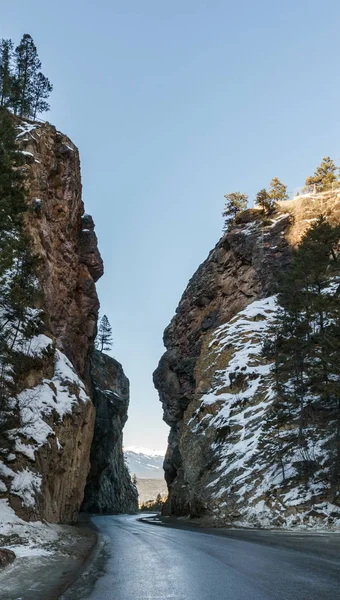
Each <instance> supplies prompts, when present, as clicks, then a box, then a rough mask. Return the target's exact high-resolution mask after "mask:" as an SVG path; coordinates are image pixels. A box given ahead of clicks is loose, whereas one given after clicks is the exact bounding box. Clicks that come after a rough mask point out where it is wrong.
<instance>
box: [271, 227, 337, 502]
mask: <svg viewBox="0 0 340 600" xmlns="http://www.w3.org/2000/svg"><path fill="white" fill-rule="evenodd" d="M339 243H340V225H331V224H329V223H328V222H327V221H326V219H325V218H324V217H322V216H321V217H320V218H319V219H318V220H317V222H316V223H315V224H314V225H313V226H312V227H311V228H310V229H309V230H308V231H307V233H306V234H305V235H304V237H303V239H302V241H301V243H300V246H299V247H298V248H297V250H296V251H294V253H293V260H292V263H291V266H290V268H289V269H288V270H287V272H286V274H285V275H284V276H283V278H282V280H281V282H280V284H279V294H278V301H279V305H280V307H281V310H280V311H279V314H278V318H277V326H276V330H275V332H274V335H273V334H271V339H270V340H269V342H268V343H267V345H266V348H265V349H264V352H265V355H266V356H267V357H268V358H271V359H274V373H275V381H276V386H275V391H276V399H275V401H274V403H273V411H274V413H275V418H273V423H274V424H275V423H276V426H277V424H279V429H277V431H276V434H275V435H276V439H275V436H274V439H273V443H275V447H276V454H277V457H278V460H279V461H280V462H281V464H282V463H283V461H284V456H285V455H286V457H287V456H288V453H289V452H290V451H291V449H292V448H295V449H296V448H298V449H299V452H300V457H301V465H300V468H301V473H302V474H303V475H304V476H305V477H307V478H310V477H312V476H313V473H314V470H315V469H316V468H317V464H315V460H314V457H313V452H312V449H313V447H314V446H315V438H316V436H317V434H318V429H319V428H323V431H324V438H325V440H327V445H328V451H329V457H330V458H329V465H328V466H329V471H328V472H329V475H328V476H327V477H328V481H327V482H326V483H327V484H328V485H329V484H330V486H331V488H332V490H333V491H332V494H333V499H335V498H336V497H337V496H338V495H339V492H340V338H339V333H340V308H339V300H338V295H337V290H338V284H339V281H340V265H339V260H338V251H339ZM283 469H284V466H283ZM325 473H326V471H325Z"/></svg>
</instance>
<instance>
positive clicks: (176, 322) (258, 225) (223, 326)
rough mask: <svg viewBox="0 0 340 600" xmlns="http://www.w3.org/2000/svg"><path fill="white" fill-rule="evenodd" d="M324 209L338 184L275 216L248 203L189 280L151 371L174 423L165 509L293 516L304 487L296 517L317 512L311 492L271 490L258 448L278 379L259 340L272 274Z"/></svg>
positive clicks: (270, 302)
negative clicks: (266, 217) (311, 509)
mask: <svg viewBox="0 0 340 600" xmlns="http://www.w3.org/2000/svg"><path fill="white" fill-rule="evenodd" d="M320 214H324V215H326V216H327V217H328V218H329V220H332V219H339V217H340V201H339V197H338V196H337V195H336V194H334V193H325V194H323V195H321V196H320V197H318V198H317V199H315V198H312V199H311V198H308V197H302V198H300V199H296V200H294V201H291V202H285V203H282V204H281V205H280V206H279V209H278V214H276V215H275V217H273V219H272V222H271V223H270V224H263V222H262V219H261V215H260V212H259V210H249V211H245V212H244V213H242V214H241V215H240V216H239V218H238V219H237V222H236V224H235V226H234V227H233V229H232V230H231V231H229V232H228V233H226V234H225V235H224V236H223V237H222V238H221V240H220V241H219V242H218V244H217V245H216V247H215V248H214V250H212V252H211V253H210V254H209V256H208V258H207V260H206V261H205V262H204V263H203V264H202V265H201V266H200V267H199V269H198V270H197V272H196V273H195V275H194V276H193V277H192V279H191V280H190V282H189V284H188V287H187V289H186V291H185V292H184V294H183V296H182V299H181V301H180V303H179V306H178V308H177V310H176V315H175V316H174V318H173V320H172V321H171V323H170V325H169V326H168V327H167V329H166V330H165V333H164V344H165V347H166V352H165V354H164V355H163V357H162V358H161V360H160V363H159V366H158V368H157V369H156V371H155V373H154V383H155V386H156V388H157V389H158V392H159V397H160V400H161V402H162V404H163V411H164V420H165V422H166V423H167V424H168V425H169V426H170V434H169V440H168V449H167V453H166V457H165V461H164V470H165V479H166V481H167V484H168V489H169V500H168V503H167V506H166V510H167V512H168V513H170V514H175V515H186V514H190V515H191V516H192V517H200V516H202V515H205V516H206V518H208V517H209V518H211V519H212V520H213V522H214V523H221V524H225V523H231V522H236V523H237V524H239V525H244V524H247V525H257V526H259V525H261V524H262V525H265V526H266V525H272V526H282V525H284V524H286V525H287V524H288V525H295V524H296V523H297V522H298V520H299V518H300V517H297V516H296V515H297V513H298V512H299V509H298V508H297V506H294V503H295V504H296V493H298V495H300V497H301V510H302V512H303V511H305V512H303V514H302V513H301V519H302V521H301V519H300V521H301V522H303V523H304V522H305V521H304V519H307V520H308V519H309V518H314V517H313V515H312V516H310V515H309V513H308V510H307V508H308V507H307V504H308V502H309V503H310V500H308V494H307V493H306V492H305V493H304V494H303V493H302V492H301V490H299V491H297V487H296V486H295V487H294V485H295V484H293V485H292V488H289V489H288V488H287V489H286V490H285V492H286V496H284V494H282V498H281V497H279V494H278V496H277V497H276V498H275V495H273V494H271V491H270V490H271V487H270V486H271V485H272V483H273V481H275V478H276V477H278V478H279V479H280V477H281V474H280V473H277V472H276V471H275V465H274V464H272V463H271V462H270V457H263V454H262V456H260V454H258V451H259V447H258V439H259V434H260V433H261V431H262V426H263V424H264V422H265V419H266V415H267V413H268V411H269V410H270V401H271V391H272V390H273V386H274V381H273V380H272V375H271V372H270V369H269V366H268V365H267V364H265V363H264V362H263V358H261V348H262V343H263V339H264V338H263V336H264V335H265V334H266V332H268V330H269V328H270V326H271V323H272V322H273V318H274V319H275V310H276V309H275V306H274V305H275V298H274V296H272V294H274V293H275V287H276V286H275V281H276V277H277V274H278V273H279V272H282V271H283V270H284V269H285V268H286V267H287V265H288V264H289V262H290V259H291V248H292V246H294V245H295V244H296V243H298V242H299V240H300V239H301V237H302V235H303V233H304V232H305V231H306V229H307V228H308V227H309V226H310V224H311V222H313V220H314V219H315V218H316V217H318V216H319V215H320ZM273 315H274V316H273ZM300 492H301V494H300ZM289 497H290V498H293V501H292V503H291V505H290V504H289V501H288V500H287V498H289ZM285 501H287V502H286V504H285ZM302 505H303V506H302ZM283 506H286V508H285V509H284V510H283V509H282V507H283ZM250 507H252V508H251V509H250ZM306 507H307V508H306ZM327 511H328V508H327V509H325V515H326V517H325V519H326V521H327V518H328V517H327ZM260 513H261V515H262V516H261V519H259V515H260ZM326 521H325V522H326Z"/></svg>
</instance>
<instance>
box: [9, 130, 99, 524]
mask: <svg viewBox="0 0 340 600" xmlns="http://www.w3.org/2000/svg"><path fill="white" fill-rule="evenodd" d="M18 131H19V134H18V144H19V148H20V151H22V153H23V156H24V158H25V163H26V166H25V169H26V172H27V175H28V179H27V187H28V192H29V210H28V213H27V218H26V226H27V231H28V233H29V235H30V238H31V240H32V246H33V252H34V254H35V255H37V256H38V257H39V258H40V262H39V267H38V273H37V277H38V283H37V285H39V287H40V289H41V291H42V294H41V306H39V307H37V309H36V311H35V312H36V313H37V314H38V313H41V327H40V331H39V333H38V334H37V335H34V336H32V338H31V339H30V340H26V341H22V344H21V346H20V348H19V347H18V350H17V351H18V354H19V355H20V356H22V360H21V363H22V364H25V365H27V366H26V368H25V369H23V371H22V372H21V375H20V378H18V394H17V395H16V397H15V398H13V400H12V409H13V415H14V417H15V419H14V426H13V428H12V429H11V431H9V432H7V434H6V435H7V438H6V439H7V442H6V443H5V447H2V449H1V454H0V498H7V499H8V501H9V503H10V505H11V506H12V507H13V508H14V509H15V511H16V512H17V514H18V515H19V516H21V517H22V518H24V519H46V520H47V521H52V522H61V523H62V522H72V521H74V520H75V518H76V516H77V514H78V511H79V508H80V505H81V502H82V499H83V494H84V488H85V483H86V478H87V474H88V471H89V467H90V463H89V459H90V448H91V442H92V437H93V430H94V419H95V410H94V406H93V403H92V401H91V395H92V390H91V388H92V384H91V379H90V371H89V365H90V355H91V353H92V349H93V340H94V336H95V333H96V322H97V316H98V308H99V302H98V298H97V293H96V289H95V281H96V280H97V279H98V278H99V277H100V276H101V274H102V272H103V265H102V260H101V257H100V254H99V251H98V248H97V239H96V235H95V233H94V225H93V221H92V219H91V217H89V216H88V215H84V206H83V202H82V197H81V191H82V190H81V178H80V163H79V155H78V150H77V148H76V147H75V146H74V144H73V143H72V142H71V141H70V140H69V139H68V138H67V137H66V136H65V135H63V134H62V133H60V132H58V131H57V130H56V129H55V128H54V127H53V126H52V125H50V124H48V123H45V124H37V123H21V124H20V126H19V128H18ZM6 444H7V448H6Z"/></svg>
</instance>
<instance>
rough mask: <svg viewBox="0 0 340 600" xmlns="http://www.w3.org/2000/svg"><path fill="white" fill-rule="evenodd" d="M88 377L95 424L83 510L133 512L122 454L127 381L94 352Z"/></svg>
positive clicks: (105, 357)
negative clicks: (91, 383)
mask: <svg viewBox="0 0 340 600" xmlns="http://www.w3.org/2000/svg"><path fill="white" fill-rule="evenodd" d="M91 374H92V381H93V402H94V405H95V408H96V421H95V431H94V438H93V444H92V449H91V470H90V474H89V477H88V482H87V486H86V489H85V497H84V503H83V507H82V509H83V510H84V511H85V512H95V513H107V514H117V513H132V512H135V511H137V509H138V496H137V490H136V488H135V486H134V485H133V484H132V483H131V477H130V474H129V471H128V469H127V467H126V465H125V462H124V455H123V437H122V432H123V427H124V425H125V423H126V420H127V410H128V406H129V380H128V379H127V377H126V376H125V374H124V371H123V368H122V365H121V364H120V363H118V362H117V361H116V360H114V359H113V358H111V357H110V356H108V355H107V354H104V353H102V352H99V351H98V350H95V351H94V354H93V358H92V366H91Z"/></svg>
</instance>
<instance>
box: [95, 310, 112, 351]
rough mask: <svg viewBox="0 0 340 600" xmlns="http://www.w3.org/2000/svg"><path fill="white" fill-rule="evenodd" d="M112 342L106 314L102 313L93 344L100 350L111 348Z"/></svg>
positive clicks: (110, 328)
mask: <svg viewBox="0 0 340 600" xmlns="http://www.w3.org/2000/svg"><path fill="white" fill-rule="evenodd" d="M112 344H113V338H112V327H111V325H110V321H109V319H108V318H107V316H106V315H104V316H103V317H102V318H101V320H100V323H99V327H98V334H97V337H96V341H95V346H96V348H97V350H99V351H100V352H103V351H107V350H111V348H112Z"/></svg>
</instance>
